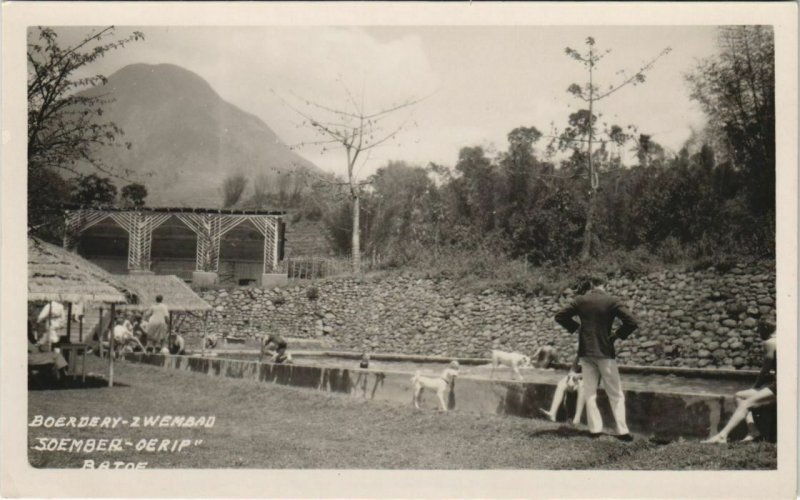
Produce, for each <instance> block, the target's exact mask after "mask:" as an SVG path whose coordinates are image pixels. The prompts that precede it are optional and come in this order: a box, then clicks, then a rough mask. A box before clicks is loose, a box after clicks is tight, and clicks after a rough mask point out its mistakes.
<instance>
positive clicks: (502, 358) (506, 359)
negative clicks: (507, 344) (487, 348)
mask: <svg viewBox="0 0 800 500" xmlns="http://www.w3.org/2000/svg"><path fill="white" fill-rule="evenodd" d="M499 365H503V366H508V367H509V368H511V369H512V370H514V374H515V375H516V376H517V378H518V379H520V380H522V374H521V373H520V372H519V369H520V368H525V367H528V366H530V365H531V358H529V357H528V356H526V355H524V354H521V353H519V352H504V351H492V373H491V375H490V378H494V370H495V368H497V367H498V366H499Z"/></svg>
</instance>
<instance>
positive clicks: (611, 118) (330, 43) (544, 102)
mask: <svg viewBox="0 0 800 500" xmlns="http://www.w3.org/2000/svg"><path fill="white" fill-rule="evenodd" d="M135 29H137V30H139V31H142V32H144V34H145V38H146V39H145V41H142V42H137V43H134V44H131V45H129V46H126V47H125V48H124V49H123V50H118V51H115V52H113V53H111V54H109V55H108V56H106V57H105V58H103V59H101V60H100V61H99V62H98V63H97V64H96V66H95V67H93V68H91V69H92V72H98V71H99V72H102V73H104V74H106V75H109V74H111V73H113V72H114V71H116V70H117V69H119V68H121V67H123V66H125V65H127V64H131V63H137V62H144V63H173V64H177V65H180V66H183V67H185V68H187V69H189V70H191V71H194V72H196V73H198V74H199V75H200V76H202V77H203V78H205V79H206V80H207V81H208V82H209V83H210V84H211V86H212V87H213V88H214V89H215V90H216V91H217V92H218V93H219V94H220V95H221V96H222V97H223V98H224V99H226V100H228V101H229V102H231V103H233V104H235V105H237V106H239V107H240V108H242V109H244V110H246V111H248V112H251V113H254V114H255V115H257V116H259V117H260V118H261V119H263V120H264V121H265V122H266V123H267V124H268V125H269V126H270V127H271V128H272V129H273V130H274V131H275V132H276V133H277V134H278V136H279V137H281V138H282V139H283V140H284V142H286V143H287V144H289V145H293V144H297V143H300V142H303V141H312V140H315V138H316V136H314V134H313V133H312V132H311V131H310V130H308V129H306V128H303V127H298V126H297V125H298V123H299V121H300V120H298V118H297V115H296V114H294V112H292V111H291V110H290V109H288V108H286V106H285V105H284V104H282V103H281V101H280V100H279V99H277V98H276V97H275V96H274V95H273V94H272V93H271V92H270V89H275V91H276V92H278V93H280V94H281V95H284V96H287V97H289V98H290V96H291V94H292V93H295V94H297V95H300V96H303V97H307V98H309V99H313V100H315V101H317V102H319V103H321V104H325V105H328V106H331V107H340V106H341V105H343V104H344V103H345V101H346V99H345V96H346V94H345V91H344V85H343V83H344V84H345V85H346V86H347V87H349V88H350V89H351V90H352V91H353V93H355V94H357V95H361V94H362V89H363V94H364V102H365V108H366V109H367V110H379V109H383V108H385V107H387V106H390V105H391V104H392V103H395V102H398V101H403V100H405V99H414V98H420V97H424V96H428V97H427V98H426V99H425V100H424V101H423V102H421V103H419V104H417V105H415V106H414V107H413V108H412V109H411V111H410V112H411V113H412V114H413V116H412V120H411V122H416V125H415V126H413V125H412V126H410V127H408V128H407V129H406V130H405V131H404V132H403V133H402V134H401V135H399V136H398V137H397V141H396V143H387V144H386V145H385V146H382V147H380V148H377V149H375V150H374V151H373V153H372V154H371V156H370V157H369V163H368V164H367V165H365V166H364V167H363V170H362V171H361V173H360V174H361V175H362V176H364V175H367V174H369V173H371V172H373V171H374V170H375V169H376V168H378V167H380V166H381V165H383V164H385V162H386V161H387V160H392V159H396V160H406V161H408V162H410V163H413V164H419V165H425V164H427V163H428V162H430V161H434V162H437V163H443V164H446V165H450V166H452V165H453V164H454V163H455V161H456V159H457V156H458V151H459V149H460V148H462V147H464V146H473V145H483V146H485V147H487V148H489V149H492V148H494V149H495V150H497V151H502V150H505V148H506V135H507V133H508V132H509V131H510V130H512V129H513V128H514V127H518V126H532V125H533V126H536V127H537V128H539V129H540V130H542V131H543V132H548V131H549V130H550V127H551V125H550V124H551V122H554V123H555V124H556V126H558V127H563V125H564V124H565V121H566V117H567V116H568V114H569V113H571V112H573V111H575V110H576V109H578V108H579V102H578V101H577V100H576V99H575V98H573V97H572V96H571V95H570V94H568V93H567V92H566V89H567V87H568V86H569V85H570V84H571V83H573V82H577V83H583V82H584V81H585V78H586V74H585V71H584V68H583V67H582V66H581V65H580V64H578V63H577V62H575V61H573V60H571V59H570V58H569V57H567V56H566V55H565V53H564V48H565V47H567V46H570V47H573V48H576V49H580V50H583V49H584V47H585V45H584V40H585V38H586V37H587V36H593V37H594V38H595V39H596V41H597V47H598V48H599V49H601V50H604V49H606V48H608V49H611V50H612V52H611V53H610V54H609V55H608V56H607V57H606V58H605V59H603V61H601V63H600V65H599V66H598V68H597V82H598V83H600V84H602V85H603V86H605V87H607V86H608V85H610V84H612V83H615V82H618V81H619V80H620V78H621V75H620V74H618V73H617V72H618V71H619V70H629V71H631V70H635V69H636V68H638V67H639V66H640V65H641V63H643V62H644V61H647V60H649V59H651V58H652V57H654V56H655V55H657V54H658V53H659V52H660V51H662V50H663V49H664V48H666V47H671V48H672V52H671V53H670V54H668V55H667V56H665V57H664V58H663V59H661V60H660V61H659V62H658V63H657V64H656V66H655V68H654V69H653V70H652V71H651V72H650V73H648V75H647V82H646V83H645V84H643V85H640V86H636V87H628V88H625V89H623V90H621V91H620V92H617V93H616V94H614V95H613V96H611V97H609V98H608V99H607V100H605V101H602V102H601V103H600V104H599V111H600V112H601V113H603V115H604V117H603V120H607V121H608V122H611V123H618V124H620V125H623V126H625V125H628V124H633V125H636V126H638V128H639V130H640V132H643V133H649V134H652V135H653V136H654V139H655V140H656V141H658V142H660V143H661V144H663V145H664V146H666V147H667V148H669V149H672V150H677V149H679V148H680V147H681V145H682V144H683V142H684V141H685V140H686V139H687V138H688V137H689V134H690V131H691V128H695V129H699V128H701V127H702V126H703V124H704V116H703V114H702V113H701V111H700V109H699V107H698V106H697V104H695V103H693V102H692V101H691V100H690V99H689V94H688V89H687V86H686V84H685V80H684V74H685V73H686V72H687V71H690V70H691V69H692V68H693V67H694V66H695V65H696V62H697V60H698V59H701V58H705V57H708V56H709V55H711V54H713V53H714V52H715V50H716V45H715V40H716V30H715V28H713V27H702V26H699V27H657V26H653V27H608V26H605V27H535V26H533V27H530V26H526V27H507V26H506V27H400V26H398V27H363V28H362V27H353V28H339V27H330V28H327V27H264V28H260V27H258V28H256V27H244V28H236V27H222V28H209V27H171V28H165V27H140V28H135ZM132 30H133V28H131V29H129V28H118V30H117V33H118V34H119V35H121V36H124V35H125V34H126V33H128V32H129V31H132ZM86 31H88V28H71V29H69V30H68V31H64V30H61V32H62V38H63V42H65V43H66V42H68V41H71V40H74V39H75V38H74V37H75V36H76V35H77V34H78V33H84V32H86ZM338 80H341V82H340V81H338ZM342 82H343V83H342ZM408 116H409V111H404V112H402V113H399V114H398V115H397V116H396V122H395V123H400V122H401V121H403V120H406V119H407V117H408ZM411 122H409V123H411ZM319 149H320V148H318V147H306V148H302V149H300V150H299V151H298V152H299V153H300V154H302V155H303V156H305V157H306V158H308V159H309V160H311V161H312V162H314V163H316V164H317V165H318V166H320V167H322V168H324V169H326V170H331V171H335V172H338V173H343V169H344V153H343V152H340V151H332V152H329V153H326V154H324V155H321V154H320V152H319Z"/></svg>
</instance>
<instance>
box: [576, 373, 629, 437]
mask: <svg viewBox="0 0 800 500" xmlns="http://www.w3.org/2000/svg"><path fill="white" fill-rule="evenodd" d="M580 362H581V369H582V370H583V391H584V397H585V398H586V421H587V423H588V424H589V431H590V432H602V431H603V417H602V416H601V415H600V409H599V408H597V387H598V385H599V384H600V379H601V377H602V380H603V389H605V391H606V395H607V396H608V401H609V403H611V412H612V413H613V414H614V420H615V421H616V424H617V432H618V433H619V434H627V433H628V425H627V423H626V422H625V394H624V393H623V392H622V382H621V381H620V379H619V369H618V368H617V361H616V360H614V359H608V358H591V357H582V358H581V359H580Z"/></svg>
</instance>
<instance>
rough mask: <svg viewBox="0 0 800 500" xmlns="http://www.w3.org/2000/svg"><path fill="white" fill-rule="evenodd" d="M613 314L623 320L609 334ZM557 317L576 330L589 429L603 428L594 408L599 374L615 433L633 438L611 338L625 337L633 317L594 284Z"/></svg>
mask: <svg viewBox="0 0 800 500" xmlns="http://www.w3.org/2000/svg"><path fill="white" fill-rule="evenodd" d="M575 316H578V318H579V319H580V323H578V322H576V321H575V320H574V318H575ZM615 318H619V319H620V320H622V326H620V327H619V328H618V329H617V331H615V332H614V333H613V334H612V333H611V327H612V325H613V324H614V319H615ZM556 321H557V322H558V324H560V325H561V326H563V327H564V328H566V329H567V330H568V331H569V332H570V333H574V332H575V331H576V330H577V331H578V357H579V358H580V364H581V369H582V371H583V389H584V394H585V397H586V419H587V421H588V424H589V431H590V432H591V433H592V434H593V435H599V434H600V433H601V432H602V430H603V418H602V417H601V415H600V410H599V409H598V408H597V387H598V385H599V383H600V378H601V377H602V380H603V387H604V389H605V391H606V394H607V395H608V399H609V402H610V403H611V410H612V412H613V413H614V420H616V423H617V433H618V437H619V438H620V439H622V440H623V441H630V440H632V438H631V435H630V434H629V433H628V425H627V424H626V422H625V395H624V393H623V392H622V384H621V382H620V379H619V370H618V368H617V361H616V359H615V358H616V353H615V352H614V341H615V340H616V339H625V338H627V337H628V336H629V335H630V334H631V333H632V332H633V331H634V330H636V328H638V325H637V323H636V319H635V318H634V317H633V315H632V314H631V313H630V312H629V311H628V309H627V308H626V307H625V306H624V305H623V304H622V302H621V301H620V300H619V299H617V298H615V297H612V296H611V295H609V294H607V293H606V292H605V290H604V289H603V287H602V286H600V285H599V284H595V286H594V287H593V288H592V290H590V291H589V292H588V293H586V294H584V295H580V296H578V297H576V298H575V299H574V300H572V302H570V304H569V305H568V306H567V307H566V308H564V309H563V310H561V311H559V313H558V314H556Z"/></svg>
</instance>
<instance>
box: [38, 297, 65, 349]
mask: <svg viewBox="0 0 800 500" xmlns="http://www.w3.org/2000/svg"><path fill="white" fill-rule="evenodd" d="M37 322H38V323H42V322H44V323H45V327H46V328H47V331H46V332H45V333H44V334H43V335H42V336H41V337H40V338H39V340H38V342H37V343H38V344H45V345H51V344H56V343H58V341H59V340H60V338H61V335H60V334H61V330H62V329H63V328H64V327H65V326H66V324H67V312H66V309H65V308H64V305H63V304H62V303H60V302H56V301H51V302H48V303H47V304H45V306H44V307H43V308H42V310H41V311H40V312H39V317H38V319H37Z"/></svg>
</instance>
